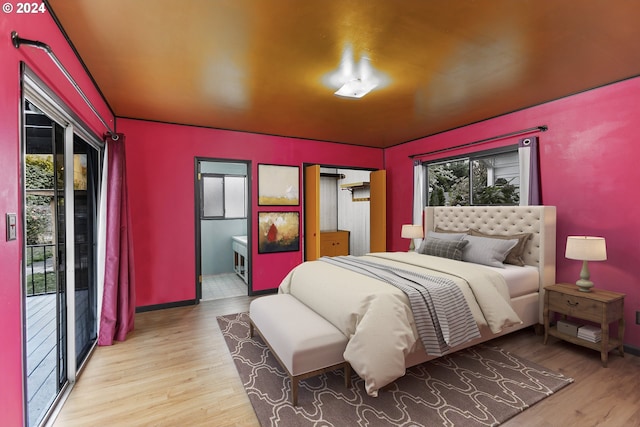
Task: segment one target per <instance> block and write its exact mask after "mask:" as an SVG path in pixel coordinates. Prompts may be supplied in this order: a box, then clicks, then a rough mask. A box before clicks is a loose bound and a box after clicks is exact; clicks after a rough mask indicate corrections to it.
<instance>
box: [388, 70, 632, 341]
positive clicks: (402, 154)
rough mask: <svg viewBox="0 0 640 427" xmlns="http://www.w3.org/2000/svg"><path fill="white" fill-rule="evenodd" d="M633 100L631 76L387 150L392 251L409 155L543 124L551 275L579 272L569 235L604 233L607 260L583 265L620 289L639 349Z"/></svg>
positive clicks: (404, 211)
mask: <svg viewBox="0 0 640 427" xmlns="http://www.w3.org/2000/svg"><path fill="white" fill-rule="evenodd" d="M638 99H640V78H635V79H631V80H627V81H624V82H621V83H617V84H614V85H610V86H606V87H602V88H599V89H595V90H592V91H589V92H584V93H581V94H578V95H574V96H571V97H568V98H564V99H561V100H557V101H554V102H549V103H547V104H543V105H539V106H536V107H533V108H529V109H526V110H523V111H519V112H515V113H512V114H508V115H505V116H501V117H498V118H494V119H491V120H487V121H484V122H481V123H477V124H474V125H471V126H466V127H463V128H460V129H456V130H453V131H450V132H445V133H442V134H438V135H435V136H431V137H427V138H422V139H420V140H417V141H414V142H411V143H407V144H403V145H400V146H397V147H393V148H391V149H388V150H386V151H385V162H386V169H387V185H388V190H387V192H388V210H387V221H388V228H387V229H388V236H387V244H388V245H389V247H390V250H400V249H402V248H404V246H405V245H406V243H405V242H404V239H401V238H400V227H401V224H404V223H407V222H409V221H411V198H407V197H405V196H406V195H405V194H403V193H402V190H400V189H401V188H405V186H406V183H407V182H411V179H412V163H411V160H410V159H409V158H408V156H409V155H411V154H417V153H423V152H427V151H431V150H435V149H439V148H444V147H450V146H454V145H458V144H463V143H466V142H471V141H476V140H480V139H484V138H489V137H492V136H494V135H501V134H505V133H509V132H512V131H517V130H519V129H526V128H530V127H534V126H539V125H547V126H549V130H548V131H547V132H543V133H539V134H538V136H539V138H540V168H541V174H542V197H543V203H544V204H546V205H555V206H557V210H558V228H557V234H558V240H557V280H558V281H559V282H563V281H564V282H575V280H576V279H577V278H578V276H579V274H580V267H581V263H580V262H579V261H572V260H567V259H565V257H564V249H565V243H566V238H567V236H568V235H593V236H602V237H605V238H606V240H607V255H608V259H607V261H604V262H591V263H590V264H589V269H590V271H591V279H592V280H593V281H594V282H595V284H596V286H597V287H600V288H603V289H608V290H612V291H617V292H622V293H625V294H626V298H625V321H626V332H625V340H624V342H625V344H628V345H632V346H634V347H636V348H638V347H640V326H638V325H636V324H635V312H636V310H640V286H639V284H638V277H640V262H638V261H639V258H638V257H639V255H640V203H639V202H638V197H639V196H640V189H639V187H638V183H640V167H638V159H639V158H640V145H638V144H637V142H636V141H635V135H636V134H637V127H638V118H639V117H640V103H638ZM517 140H518V138H511V139H510V140H503V141H498V142H496V143H492V145H493V146H495V145H500V144H502V145H504V144H505V143H517ZM489 146H490V145H487V146H486V147H489ZM394 189H397V191H394ZM405 191H406V190H405Z"/></svg>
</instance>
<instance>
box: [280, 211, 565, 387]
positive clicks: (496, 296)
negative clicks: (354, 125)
mask: <svg viewBox="0 0 640 427" xmlns="http://www.w3.org/2000/svg"><path fill="white" fill-rule="evenodd" d="M424 229H425V231H426V232H427V233H428V236H427V238H426V239H425V241H424V242H423V243H422V244H421V245H420V247H419V251H421V252H423V253H418V251H416V252H383V253H371V254H367V255H365V256H363V257H357V258H358V260H354V262H355V261H357V262H362V263H365V264H375V265H376V266H379V267H380V268H382V269H390V270H393V271H396V270H398V271H402V272H403V274H405V275H411V277H413V276H414V275H415V276H420V277H423V276H428V278H430V279H433V280H436V281H440V280H441V281H443V282H446V283H448V284H449V286H453V288H448V289H450V291H447V293H446V294H447V295H459V294H460V295H462V296H463V298H464V300H465V301H466V302H467V304H468V307H469V308H468V309H467V308H464V309H463V308H462V306H461V305H460V304H457V303H456V304H455V309H454V310H449V311H450V312H452V313H454V314H455V313H459V312H466V311H468V313H469V314H468V315H467V320H468V317H469V316H472V318H473V322H475V325H476V326H475V327H476V328H477V333H475V335H469V336H470V337H472V338H471V339H465V340H464V341H463V340H461V339H457V340H456V339H453V338H452V337H451V336H449V329H447V330H446V333H445V334H444V335H445V338H446V340H449V339H452V341H450V342H451V343H452V344H453V345H451V346H445V347H444V349H441V351H434V350H431V351H429V352H428V351H426V350H425V348H426V347H427V346H428V342H427V341H425V340H424V338H422V336H421V335H420V334H419V333H418V329H419V327H418V326H417V323H419V322H416V320H417V319H418V315H417V314H416V316H414V312H413V311H412V302H411V303H410V301H409V300H410V299H411V298H410V297H408V296H407V294H406V293H405V292H403V291H402V290H401V289H399V288H397V287H395V286H391V285H389V284H388V283H386V282H385V281H383V280H379V278H378V279H377V278H376V277H377V276H376V277H369V276H371V275H369V274H368V273H367V274H363V272H362V271H360V272H359V271H353V270H350V269H348V268H345V267H344V266H340V265H335V264H334V262H337V261H334V260H333V259H331V260H330V259H326V258H325V259H321V260H316V261H309V262H305V263H303V264H300V265H299V266H297V267H296V268H294V269H293V270H292V271H291V272H290V273H289V274H288V275H287V276H286V277H285V279H284V280H283V281H282V283H281V284H280V287H279V292H280V293H289V294H291V295H292V296H294V297H295V298H297V299H298V300H300V301H301V302H302V303H304V304H305V305H306V306H307V307H309V308H310V309H312V310H313V311H315V312H316V313H318V314H319V315H321V316H322V317H324V318H325V319H326V320H328V321H329V322H331V323H332V324H333V325H334V326H335V327H336V328H338V329H339V330H340V331H342V333H343V334H345V335H346V336H347V338H348V339H349V341H348V344H347V348H346V350H345V353H344V357H345V360H346V361H347V362H349V363H350V364H351V366H352V368H353V370H354V371H355V372H357V373H358V375H360V377H361V378H363V379H364V381H365V387H366V390H367V393H368V394H370V395H371V396H376V395H377V394H378V390H379V389H381V388H382V387H384V386H386V385H387V384H389V383H391V382H393V381H395V380H396V379H397V378H399V377H400V376H402V375H404V372H405V368H407V367H409V366H413V365H416V364H419V363H422V362H425V361H427V360H430V359H434V358H436V357H440V356H441V355H443V354H449V353H452V352H455V351H457V350H460V349H463V348H466V347H470V346H472V345H475V344H478V343H480V342H484V341H487V340H490V339H492V338H495V337H497V336H501V335H504V334H508V333H510V332H514V331H516V330H519V329H522V328H526V327H529V326H532V325H539V324H541V323H542V302H543V301H544V298H543V292H544V287H545V286H547V285H549V284H553V283H555V248H556V239H555V234H556V210H555V207H551V206H508V207H507V206H491V207H489V206H483V207H427V208H425V211H424ZM460 235H462V236H463V237H459V236H460ZM496 235H500V236H502V238H501V239H498V238H497V236H496ZM504 235H508V236H509V237H504ZM514 235H518V236H520V239H517V238H514V239H511V238H510V237H513V236H514ZM522 236H525V237H526V238H522ZM456 239H460V240H458V241H461V240H466V241H467V243H468V244H465V245H466V246H465V245H462V244H457V243H444V242H445V241H447V240H456ZM498 241H500V242H502V243H498ZM514 241H515V242H516V243H513V242H514ZM478 242H479V243H481V244H483V245H484V244H487V243H488V242H489V243H490V244H491V245H493V244H496V245H501V246H500V247H504V246H505V245H507V244H508V245H513V246H515V245H518V244H522V247H521V248H520V254H519V257H520V258H519V259H520V261H521V264H523V265H518V266H516V265H512V264H502V263H498V264H501V265H497V264H495V263H494V261H495V260H493V259H491V262H488V263H483V264H480V263H476V262H470V261H469V259H472V260H473V261H475V259H473V258H469V259H467V261H459V260H457V259H459V258H457V259H450V258H449V257H444V256H442V255H441V254H440V252H437V251H436V252H435V253H436V254H438V255H440V256H434V252H432V251H431V252H430V251H429V250H430V248H431V249H432V246H433V244H434V243H437V247H441V246H445V247H447V248H449V249H450V248H453V247H454V246H455V247H460V248H461V251H464V250H467V249H468V250H469V251H468V254H470V255H471V254H472V253H476V254H477V253H481V254H482V256H484V254H485V253H490V252H491V251H490V250H489V251H487V250H483V251H480V252H479V251H478V246H477V245H476V244H477V243H478ZM456 245H457V246H456ZM513 246H511V248H513ZM470 248H471V249H470ZM483 249H484V247H483ZM448 252H451V251H448ZM425 253H426V254H425ZM452 253H453V252H452ZM447 256H448V255H447ZM457 256H458V253H457V252H456V257H457ZM489 258H490V257H489ZM330 261H331V262H330ZM345 261H346V259H345ZM482 262H484V261H482ZM487 264H492V265H493V266H488V265H487ZM416 313H417V312H416ZM456 322H457V320H456ZM444 324H445V325H446V324H447V322H446V321H445V322H444ZM440 335H442V333H441V334H440ZM421 338H422V339H421ZM425 342H427V344H425ZM447 342H448V343H449V341H447ZM429 348H432V347H429Z"/></svg>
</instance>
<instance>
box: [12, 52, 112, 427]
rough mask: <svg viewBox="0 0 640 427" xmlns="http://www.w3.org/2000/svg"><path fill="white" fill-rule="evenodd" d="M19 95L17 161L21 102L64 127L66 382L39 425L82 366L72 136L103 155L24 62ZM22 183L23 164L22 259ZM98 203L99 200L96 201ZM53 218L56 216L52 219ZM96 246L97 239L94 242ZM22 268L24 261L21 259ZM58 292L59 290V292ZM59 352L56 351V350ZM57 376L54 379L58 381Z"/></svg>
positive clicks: (99, 145) (23, 145)
mask: <svg viewBox="0 0 640 427" xmlns="http://www.w3.org/2000/svg"><path fill="white" fill-rule="evenodd" d="M21 86H22V91H21V93H22V96H21V107H20V111H21V112H22V114H21V119H20V132H21V164H22V165H24V164H25V155H26V132H25V125H26V123H24V119H23V117H24V111H23V110H24V105H25V101H26V100H27V101H29V102H31V103H33V104H34V105H35V106H36V107H38V108H39V109H41V110H42V111H43V112H44V114H45V115H46V116H47V117H49V118H50V119H51V120H52V121H55V122H56V123H58V124H59V125H60V126H61V127H62V128H63V129H64V142H63V145H64V150H63V152H64V153H65V155H64V175H65V176H64V192H63V194H64V195H63V197H64V218H65V230H64V232H65V238H64V241H65V261H64V268H65V282H66V283H65V289H64V290H62V291H61V293H64V295H65V297H66V298H65V301H66V319H67V321H66V331H65V334H66V337H67V339H66V340H65V341H66V343H65V345H66V349H65V352H66V358H65V365H66V366H65V371H66V383H65V384H64V385H62V386H61V387H59V388H60V390H59V392H58V395H57V396H56V397H55V399H54V401H53V403H52V405H51V406H50V407H49V409H48V410H47V411H46V413H45V415H44V417H43V418H41V422H40V424H41V425H43V424H46V423H47V421H48V419H49V418H50V416H51V414H52V413H53V412H54V411H55V410H56V407H57V405H59V404H60V403H61V402H62V401H63V400H64V399H65V398H66V397H67V396H68V394H69V392H70V391H71V388H72V387H73V384H74V383H75V381H76V378H77V376H78V375H79V373H80V372H81V370H82V366H78V364H77V360H76V343H75V335H76V324H75V317H76V316H75V307H76V305H75V269H76V267H75V261H76V260H75V224H74V222H75V221H74V213H75V204H74V184H73V182H74V176H73V174H74V155H73V153H74V136H76V135H77V136H79V137H80V138H81V139H82V140H83V141H84V142H86V143H87V144H88V145H89V146H90V147H92V148H93V149H96V150H97V152H98V157H99V159H103V157H104V154H105V144H104V142H103V141H102V140H101V139H100V137H99V136H98V135H96V134H95V133H94V132H93V131H91V130H90V129H89V128H88V127H87V126H86V125H85V124H84V122H83V121H82V120H81V119H80V118H79V117H78V116H77V115H76V114H75V113H74V112H73V111H72V110H71V109H70V108H69V107H68V106H67V105H66V104H65V103H64V102H63V101H62V100H61V98H59V97H58V96H57V95H56V94H55V93H54V92H53V91H52V90H51V89H50V88H49V87H48V86H47V85H46V84H45V83H44V82H43V81H42V80H41V79H40V78H39V77H38V76H37V74H36V73H35V72H34V71H32V70H31V69H30V68H29V67H28V66H26V65H25V64H24V63H23V64H22V81H21ZM102 166H103V164H102V161H98V168H102ZM97 173H98V176H102V170H98V171H97ZM24 185H25V177H24V166H23V170H22V183H21V186H22V190H21V191H23V200H22V227H23V229H22V236H23V240H22V243H21V245H22V259H23V260H26V245H25V238H26V229H25V227H26V199H25V196H24V195H25V192H24ZM98 185H99V188H104V187H103V186H102V185H101V183H98ZM98 205H100V203H98ZM99 215H100V214H99V211H96V221H97V222H99V221H100V218H99ZM56 220H57V219H56ZM99 227H100V224H99V225H98V227H97V228H96V237H97V236H98V235H99V234H100V233H99V231H98V229H99ZM98 245H100V242H98ZM99 254H100V250H99V249H98V250H97V251H96V258H97V260H96V261H97V264H98V266H97V269H98V274H97V278H96V280H97V288H98V289H97V292H98V296H100V294H101V284H100V278H99V277H100V273H99V272H100V269H101V266H100V265H99V264H100V263H101V260H100V257H99ZM23 268H24V261H23ZM25 281H26V278H25V275H24V274H23V275H22V283H21V288H22V290H23V297H22V316H23V319H22V323H23V325H24V331H23V340H22V348H23V376H24V379H23V381H24V386H23V408H24V419H25V424H26V425H28V423H29V408H28V399H29V396H28V390H27V372H26V368H27V348H26V347H27V342H26V339H27V331H26V324H27V323H26V320H27V319H26V315H27V313H26V311H27V310H26V294H25V293H24V290H25ZM59 292H60V291H59ZM100 307H101V298H100V297H98V303H97V307H96V309H97V317H96V321H97V322H99V312H100ZM96 344H97V339H96V341H95V342H94V344H93V346H92V348H91V349H90V350H89V351H88V352H87V355H86V357H85V359H84V362H83V364H84V363H85V362H86V361H87V360H88V359H89V358H90V355H91V353H92V352H93V350H94V349H95V346H96ZM58 354H59V353H58ZM60 380H61V378H58V381H60Z"/></svg>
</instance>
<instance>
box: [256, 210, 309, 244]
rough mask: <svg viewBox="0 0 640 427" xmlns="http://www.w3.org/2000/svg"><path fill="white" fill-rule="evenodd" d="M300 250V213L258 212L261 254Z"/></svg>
mask: <svg viewBox="0 0 640 427" xmlns="http://www.w3.org/2000/svg"><path fill="white" fill-rule="evenodd" d="M299 250H300V213H299V212H258V253H259V254H268V253H273V252H292V251H299Z"/></svg>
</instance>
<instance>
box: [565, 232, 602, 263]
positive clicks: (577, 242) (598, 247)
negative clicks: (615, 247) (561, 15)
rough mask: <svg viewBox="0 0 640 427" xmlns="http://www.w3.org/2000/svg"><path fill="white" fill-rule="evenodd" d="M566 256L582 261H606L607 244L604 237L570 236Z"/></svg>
mask: <svg viewBox="0 0 640 427" xmlns="http://www.w3.org/2000/svg"><path fill="white" fill-rule="evenodd" d="M564 256H565V257H567V258H569V259H577V260H580V261H604V260H606V259H607V245H606V243H605V240H604V237H592V236H569V237H567V248H566V251H565V254H564Z"/></svg>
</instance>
